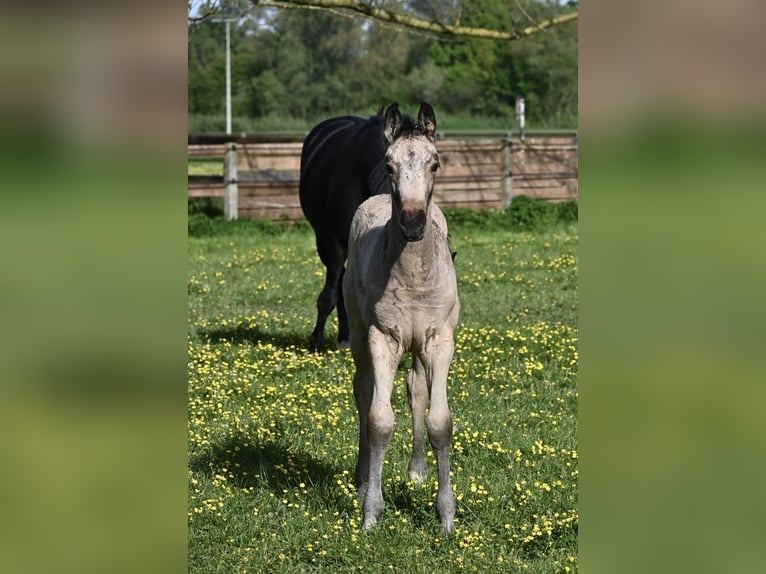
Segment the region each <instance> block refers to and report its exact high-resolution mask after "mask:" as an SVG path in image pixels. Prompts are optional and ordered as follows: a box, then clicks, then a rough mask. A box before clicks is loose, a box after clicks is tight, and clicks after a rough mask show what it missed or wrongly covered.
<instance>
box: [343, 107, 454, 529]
mask: <svg viewBox="0 0 766 574" xmlns="http://www.w3.org/2000/svg"><path fill="white" fill-rule="evenodd" d="M435 131H436V118H435V116H434V112H433V109H432V108H431V106H430V105H429V104H427V103H425V102H421V104H420V111H419V113H418V123H417V125H415V124H414V123H413V122H412V120H410V119H408V118H405V119H402V116H401V114H400V113H399V110H398V108H397V107H396V105H393V106H391V107H389V108H388V110H387V111H386V116H385V126H384V134H385V137H386V139H387V141H388V142H389V143H390V146H389V148H388V150H387V151H386V158H385V161H386V168H387V170H388V172H389V190H390V193H388V194H385V195H376V196H374V197H371V198H369V199H368V200H366V201H365V202H364V203H363V204H362V205H361V206H360V207H359V209H358V210H357V212H356V215H355V217H354V220H353V222H352V224H351V231H350V241H349V255H348V270H347V272H346V276H345V279H344V282H343V292H344V295H345V304H346V308H347V311H348V317H349V322H350V327H351V331H350V335H351V339H350V341H351V352H352V354H353V357H354V363H355V365H356V373H355V375H354V396H355V399H356V405H357V409H358V411H359V458H358V460H357V466H356V482H357V487H358V488H359V489H360V492H361V493H364V528H365V529H366V530H369V529H371V528H372V527H373V526H374V525H375V523H376V522H377V520H378V518H379V517H380V515H381V513H382V512H383V505H384V504H383V495H382V490H381V473H382V467H383V458H384V456H385V452H386V448H387V446H388V443H389V441H390V439H391V435H392V433H393V426H394V412H393V409H392V408H391V392H392V389H393V382H394V377H395V374H396V369H397V366H398V365H399V361H400V359H401V357H402V355H403V354H404V353H405V352H410V353H411V354H412V368H411V370H410V372H409V374H408V376H407V397H408V399H409V402H410V409H411V411H412V420H413V441H412V457H411V459H410V463H409V467H408V470H409V474H410V478H412V479H416V480H417V479H423V478H424V477H425V475H426V462H425V458H424V456H423V419H424V414H425V409H426V406H427V403H429V400H430V405H429V410H428V417H427V419H426V428H427V431H428V439H429V441H430V443H431V447H432V448H433V450H434V454H435V455H436V464H437V474H438V482H439V487H438V492H437V495H436V509H437V511H438V513H439V517H440V519H441V524H442V530H443V531H444V532H452V530H453V529H454V517H455V496H454V494H453V493H452V486H451V482H450V474H449V468H450V462H449V450H450V446H451V444H452V417H451V414H450V411H449V406H448V403H447V373H448V371H449V366H450V361H451V360H452V354H453V352H454V339H453V332H454V329H455V326H456V324H457V321H458V314H459V312H460V303H459V300H458V294H457V279H456V277H455V268H454V266H453V262H452V256H451V254H450V251H449V245H448V242H447V223H446V221H445V219H444V215H443V214H442V212H441V210H440V209H439V207H438V206H436V205H435V204H434V203H433V201H432V194H433V185H434V176H435V173H436V171H437V170H438V168H439V156H438V154H437V151H436V146H435V144H434V134H435Z"/></svg>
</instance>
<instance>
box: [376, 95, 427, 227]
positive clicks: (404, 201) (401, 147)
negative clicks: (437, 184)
mask: <svg viewBox="0 0 766 574" xmlns="http://www.w3.org/2000/svg"><path fill="white" fill-rule="evenodd" d="M383 134H384V135H385V138H386V141H388V144H389V146H388V150H387V151H386V169H387V170H388V173H389V175H390V176H391V195H392V197H393V202H392V204H393V209H392V214H391V217H392V219H395V220H396V221H397V222H398V223H399V226H400V227H401V229H402V232H403V233H404V237H405V238H406V239H407V241H420V240H421V239H423V234H424V233H425V229H426V222H427V220H428V210H429V208H430V206H431V195H432V193H433V189H434V176H435V175H436V170H438V169H439V155H438V154H437V153H436V146H435V145H434V140H435V134H436V117H435V116H434V110H433V108H432V107H431V106H430V105H429V104H427V103H426V102H420V111H419V112H418V123H417V124H415V123H414V122H413V121H412V120H411V119H410V118H405V119H404V120H403V119H402V114H401V113H400V112H399V106H398V105H397V104H391V105H390V106H389V107H388V109H387V110H386V117H385V127H384V129H383Z"/></svg>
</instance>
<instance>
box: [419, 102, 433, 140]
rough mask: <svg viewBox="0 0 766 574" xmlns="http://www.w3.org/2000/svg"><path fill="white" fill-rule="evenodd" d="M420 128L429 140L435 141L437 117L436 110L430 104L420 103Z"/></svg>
mask: <svg viewBox="0 0 766 574" xmlns="http://www.w3.org/2000/svg"><path fill="white" fill-rule="evenodd" d="M418 126H420V131H421V132H423V133H424V134H425V135H426V136H428V139H430V140H431V141H434V136H435V135H436V116H435V115H434V109H433V108H432V107H431V104H429V103H428V102H420V111H419V112H418Z"/></svg>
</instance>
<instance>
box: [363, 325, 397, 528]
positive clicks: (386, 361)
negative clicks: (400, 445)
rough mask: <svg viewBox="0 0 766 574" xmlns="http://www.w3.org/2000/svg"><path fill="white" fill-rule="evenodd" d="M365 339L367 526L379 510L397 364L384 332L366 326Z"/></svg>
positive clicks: (392, 418) (374, 518)
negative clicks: (368, 375) (368, 370)
mask: <svg viewBox="0 0 766 574" xmlns="http://www.w3.org/2000/svg"><path fill="white" fill-rule="evenodd" d="M368 343H369V349H370V359H371V361H372V370H373V389H372V403H371V405H370V413H369V416H368V418H367V440H368V443H369V449H370V475H369V484H368V486H367V493H366V495H365V499H364V529H365V530H371V529H372V527H373V526H375V524H376V523H377V521H378V518H380V515H381V514H382V513H383V506H384V503H383V489H382V486H381V480H382V478H381V477H382V474H383V458H384V457H385V454H386V448H388V443H389V441H390V440H391V435H392V434H393V431H394V410H393V409H392V408H391V391H392V389H393V383H394V374H395V371H396V366H397V365H398V364H399V359H400V356H397V354H396V351H395V349H396V348H397V345H396V343H394V342H393V341H392V340H391V339H390V338H389V337H388V336H386V335H384V334H383V333H381V332H380V331H379V330H378V329H377V328H375V327H371V328H370V330H369V336H368Z"/></svg>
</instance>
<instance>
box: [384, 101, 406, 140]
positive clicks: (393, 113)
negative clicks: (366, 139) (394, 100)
mask: <svg viewBox="0 0 766 574" xmlns="http://www.w3.org/2000/svg"><path fill="white" fill-rule="evenodd" d="M401 126H402V114H401V112H400V111H399V104H391V105H390V106H388V108H387V109H386V116H385V122H384V124H383V136H384V137H385V138H386V141H387V142H388V145H391V144H392V143H393V141H394V138H395V137H396V135H397V134H398V133H399V128H400V127H401Z"/></svg>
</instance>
